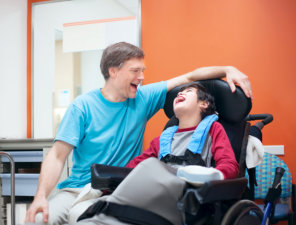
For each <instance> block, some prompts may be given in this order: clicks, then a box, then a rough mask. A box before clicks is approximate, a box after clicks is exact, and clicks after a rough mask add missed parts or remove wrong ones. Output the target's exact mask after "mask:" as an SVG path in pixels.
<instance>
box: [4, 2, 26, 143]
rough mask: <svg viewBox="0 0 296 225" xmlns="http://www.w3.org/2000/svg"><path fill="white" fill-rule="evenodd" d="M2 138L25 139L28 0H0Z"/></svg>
mask: <svg viewBox="0 0 296 225" xmlns="http://www.w3.org/2000/svg"><path fill="white" fill-rule="evenodd" d="M0 34H1V36H0V138H26V136H27V134H26V129H27V92H26V91H27V72H26V69H27V67H26V58H27V56H26V54H27V0H0Z"/></svg>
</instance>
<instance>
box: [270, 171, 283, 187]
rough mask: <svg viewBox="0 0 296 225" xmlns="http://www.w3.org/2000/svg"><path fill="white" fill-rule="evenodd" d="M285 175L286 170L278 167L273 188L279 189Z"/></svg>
mask: <svg viewBox="0 0 296 225" xmlns="http://www.w3.org/2000/svg"><path fill="white" fill-rule="evenodd" d="M284 173H285V169H284V168H282V167H277V168H276V169H275V176H274V180H273V184H272V188H275V189H277V188H278V187H279V186H280V184H281V179H282V177H283V175H284Z"/></svg>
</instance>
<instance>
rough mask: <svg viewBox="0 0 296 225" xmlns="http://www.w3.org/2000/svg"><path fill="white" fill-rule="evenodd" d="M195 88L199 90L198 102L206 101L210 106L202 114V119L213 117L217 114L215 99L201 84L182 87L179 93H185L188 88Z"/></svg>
mask: <svg viewBox="0 0 296 225" xmlns="http://www.w3.org/2000/svg"><path fill="white" fill-rule="evenodd" d="M191 87H193V88H195V89H197V100H198V101H206V102H208V104H209V106H208V107H207V108H206V109H205V110H203V111H202V112H201V118H202V119H203V118H205V117H206V116H208V115H212V114H215V113H216V106H215V101H214V97H213V96H212V95H211V94H210V93H209V92H208V90H207V89H206V88H205V87H204V86H202V85H201V84H199V83H189V84H187V85H186V86H184V87H182V88H181V89H180V91H179V92H181V91H184V90H185V89H187V88H191Z"/></svg>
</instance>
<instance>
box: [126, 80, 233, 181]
mask: <svg viewBox="0 0 296 225" xmlns="http://www.w3.org/2000/svg"><path fill="white" fill-rule="evenodd" d="M174 112H175V116H176V118H177V119H178V120H179V126H178V127H177V126H173V127H169V128H167V129H165V131H164V132H163V133H162V135H161V136H160V137H156V138H155V139H154V140H153V141H152V142H151V144H150V147H149V148H148V149H147V150H146V151H144V152H143V153H142V155H140V156H138V157H136V158H134V159H133V160H132V161H131V162H130V163H129V164H128V165H127V167H131V168H133V167H135V166H136V165H138V164H139V163H140V162H141V161H143V160H145V159H147V158H149V157H156V158H159V159H160V160H161V161H164V162H165V163H169V164H173V165H176V164H181V165H189V164H194V165H201V166H206V167H210V166H213V165H215V167H216V169H217V170H219V171H220V172H221V173H222V174H223V177H224V179H231V178H235V177H236V176H237V175H238V163H237V162H236V160H235V156H234V153H233V150H232V147H231V145H230V142H229V140H228V137H227V135H226V133H225V130H224V128H223V127H222V125H221V124H220V123H219V122H216V120H217V116H216V115H215V103H214V99H213V97H212V96H211V95H210V94H209V93H208V92H207V91H206V89H205V88H204V87H203V86H202V85H200V84H189V85H187V86H185V87H183V88H182V89H181V90H180V92H179V93H178V95H177V97H176V98H175V100H174ZM202 126H203V127H204V128H203V130H204V131H206V132H203V134H204V136H203V137H201V136H198V132H202V130H201V129H199V130H198V128H200V127H202ZM207 136H208V137H207ZM199 140H201V141H199ZM169 147H171V149H169ZM197 152H198V154H192V153H197ZM199 155H200V156H201V159H200V157H199ZM188 162H191V163H188Z"/></svg>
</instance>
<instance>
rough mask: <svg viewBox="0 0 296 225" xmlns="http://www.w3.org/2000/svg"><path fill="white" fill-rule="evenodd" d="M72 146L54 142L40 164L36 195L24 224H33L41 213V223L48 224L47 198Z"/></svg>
mask: <svg viewBox="0 0 296 225" xmlns="http://www.w3.org/2000/svg"><path fill="white" fill-rule="evenodd" d="M72 149H73V146H72V145H70V144H67V143H66V142H63V141H56V142H55V143H54V144H53V147H52V148H51V150H50V151H49V153H48V155H47V156H46V158H45V160H44V161H43V163H42V167H41V172H40V178H39V183H38V189H37V193H36V195H35V197H34V201H33V203H32V204H31V206H30V208H29V209H28V211H27V215H26V222H35V216H36V214H37V213H39V212H43V221H44V222H45V223H46V222H48V201H47V197H48V195H49V194H50V192H51V191H52V189H53V188H54V187H55V185H56V184H57V182H58V180H59V178H60V176H61V173H62V170H63V168H64V164H65V161H66V159H67V157H68V155H69V154H70V152H71V150H72Z"/></svg>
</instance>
